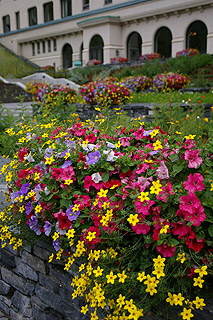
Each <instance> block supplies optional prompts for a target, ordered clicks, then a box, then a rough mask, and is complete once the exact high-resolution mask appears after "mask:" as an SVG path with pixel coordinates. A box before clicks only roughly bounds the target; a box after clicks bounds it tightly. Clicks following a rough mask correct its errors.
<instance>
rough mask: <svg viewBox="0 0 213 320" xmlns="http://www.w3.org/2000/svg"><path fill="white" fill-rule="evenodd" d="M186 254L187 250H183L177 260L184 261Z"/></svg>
mask: <svg viewBox="0 0 213 320" xmlns="http://www.w3.org/2000/svg"><path fill="white" fill-rule="evenodd" d="M185 256H186V254H185V252H183V253H178V257H177V259H176V260H177V261H178V260H180V262H181V263H184V261H185V260H186V257H185Z"/></svg>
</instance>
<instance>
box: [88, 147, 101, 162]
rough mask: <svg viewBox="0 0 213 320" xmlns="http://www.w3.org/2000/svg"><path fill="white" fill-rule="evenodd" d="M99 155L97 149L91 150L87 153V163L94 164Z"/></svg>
mask: <svg viewBox="0 0 213 320" xmlns="http://www.w3.org/2000/svg"><path fill="white" fill-rule="evenodd" d="M100 157H101V154H100V152H99V151H98V150H96V151H95V152H91V153H89V154H88V159H87V164H94V163H96V162H97V161H98V160H99V159H100Z"/></svg>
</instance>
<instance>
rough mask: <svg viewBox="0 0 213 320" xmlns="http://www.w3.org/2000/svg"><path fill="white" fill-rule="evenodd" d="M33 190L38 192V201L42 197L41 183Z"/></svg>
mask: <svg viewBox="0 0 213 320" xmlns="http://www.w3.org/2000/svg"><path fill="white" fill-rule="evenodd" d="M33 191H34V192H35V193H36V201H38V200H39V199H40V197H41V196H40V194H39V192H40V191H42V189H41V184H40V183H39V184H37V186H36V187H35V188H34V190H33Z"/></svg>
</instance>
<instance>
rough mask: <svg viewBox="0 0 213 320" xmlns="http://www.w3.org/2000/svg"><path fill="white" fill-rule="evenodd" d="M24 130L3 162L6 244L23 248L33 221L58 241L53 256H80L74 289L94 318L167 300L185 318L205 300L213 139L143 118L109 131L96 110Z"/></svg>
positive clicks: (131, 314) (129, 313)
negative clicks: (94, 116) (66, 123)
mask: <svg viewBox="0 0 213 320" xmlns="http://www.w3.org/2000/svg"><path fill="white" fill-rule="evenodd" d="M103 121H104V119H103ZM96 123H97V122H96ZM7 133H8V134H9V135H15V131H14V129H13V128H10V129H8V130H7ZM17 134H18V138H19V140H18V143H19V146H20V147H19V150H18V152H17V153H16V154H15V156H14V159H13V160H12V162H11V163H10V164H6V165H4V166H3V168H2V170H1V174H5V176H6V181H7V186H8V193H7V200H8V201H10V204H9V205H8V206H7V207H6V208H5V210H4V211H2V212H1V223H0V231H1V240H2V242H3V244H2V246H4V245H6V242H7V241H9V243H10V244H12V245H13V247H14V248H15V249H16V248H18V247H19V246H21V244H22V241H23V240H26V237H27V231H30V232H31V233H35V235H37V236H46V238H47V239H50V241H52V243H53V246H54V248H55V250H56V254H55V255H54V254H52V255H51V256H50V258H49V261H50V262H51V261H52V260H53V259H54V258H55V259H61V258H62V257H63V259H64V261H65V267H64V269H65V270H69V269H70V268H71V266H72V265H73V263H75V262H78V263H80V265H79V267H78V274H77V275H76V276H75V277H74V278H73V281H72V286H73V288H74V293H73V296H72V298H73V299H74V298H76V297H84V299H85V302H86V303H85V305H84V306H83V307H82V309H81V312H82V313H84V314H86V313H87V312H88V310H89V307H90V313H91V319H92V320H97V319H106V320H107V319H108V320H109V319H114V320H125V319H139V318H140V317H141V316H143V314H144V312H145V311H147V310H150V308H151V307H152V306H153V305H157V304H158V303H159V302H161V301H162V300H164V301H166V303H167V304H168V305H171V306H173V305H174V306H181V307H182V312H181V316H182V319H186V320H190V318H191V317H193V309H194V308H197V309H201V310H202V309H203V307H204V306H205V302H204V299H203V298H200V297H199V296H198V293H197V292H198V291H197V290H196V289H197V288H198V289H200V288H202V287H203V285H204V279H205V278H206V277H207V276H208V271H207V270H208V269H210V267H211V265H212V260H213V259H212V250H211V249H210V246H211V244H212V242H211V236H212V235H213V232H212V228H211V226H210V221H212V216H211V215H212V205H213V203H212V197H211V195H212V191H213V183H212V180H211V175H212V167H211V162H210V159H211V158H212V155H211V154H209V150H208V149H207V147H206V148H203V150H199V149H198V148H197V146H196V141H195V136H193V135H189V136H185V137H181V134H180V135H177V137H170V136H169V135H168V134H167V133H165V132H163V131H162V130H161V129H160V128H159V127H153V128H152V127H150V125H147V126H145V125H144V123H142V122H140V120H138V119H135V120H133V122H132V124H131V129H130V128H126V127H117V128H116V129H115V130H111V132H109V133H108V132H104V131H103V128H102V126H101V125H100V126H99V127H98V126H97V125H95V124H94V123H93V122H91V121H89V120H88V121H87V123H73V125H71V126H70V127H69V128H64V127H62V126H60V127H55V123H54V120H52V122H50V123H48V124H35V125H34V126H27V125H22V126H21V128H20V130H19V131H18V132H17ZM192 287H193V288H194V292H195V294H196V298H195V299H194V300H188V298H189V296H188V289H189V288H192ZM199 295H200V294H199ZM99 312H101V315H99V314H100V313H99Z"/></svg>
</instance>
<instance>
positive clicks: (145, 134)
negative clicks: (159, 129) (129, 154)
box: [143, 130, 153, 137]
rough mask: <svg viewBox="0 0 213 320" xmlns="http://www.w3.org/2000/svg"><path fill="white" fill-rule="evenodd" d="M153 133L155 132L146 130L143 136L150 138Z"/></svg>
mask: <svg viewBox="0 0 213 320" xmlns="http://www.w3.org/2000/svg"><path fill="white" fill-rule="evenodd" d="M152 131H153V130H149V131H146V130H144V132H143V136H144V137H148V136H149V134H150V133H151V132H152Z"/></svg>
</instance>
